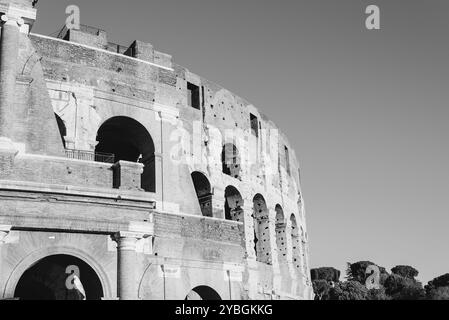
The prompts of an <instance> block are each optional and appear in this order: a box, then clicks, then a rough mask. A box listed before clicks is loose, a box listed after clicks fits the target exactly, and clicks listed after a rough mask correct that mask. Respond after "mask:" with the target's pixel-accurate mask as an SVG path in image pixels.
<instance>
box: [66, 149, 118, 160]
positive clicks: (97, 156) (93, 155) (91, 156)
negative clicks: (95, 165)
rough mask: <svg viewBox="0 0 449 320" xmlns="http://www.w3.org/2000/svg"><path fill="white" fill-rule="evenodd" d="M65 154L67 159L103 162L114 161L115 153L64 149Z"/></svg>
mask: <svg viewBox="0 0 449 320" xmlns="http://www.w3.org/2000/svg"><path fill="white" fill-rule="evenodd" d="M65 155H66V157H67V158H69V159H76V160H83V161H95V162H104V163H115V155H114V154H112V153H101V152H94V151H84V150H75V149H66V150H65Z"/></svg>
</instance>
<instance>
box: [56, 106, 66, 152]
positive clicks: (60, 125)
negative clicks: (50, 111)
mask: <svg viewBox="0 0 449 320" xmlns="http://www.w3.org/2000/svg"><path fill="white" fill-rule="evenodd" d="M55 118H56V123H57V124H58V129H59V135H60V136H61V141H62V145H63V146H64V148H66V142H65V137H66V136H67V127H66V125H65V123H64V121H63V120H62V119H61V117H60V116H58V115H57V114H56V113H55Z"/></svg>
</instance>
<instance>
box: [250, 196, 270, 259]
mask: <svg viewBox="0 0 449 320" xmlns="http://www.w3.org/2000/svg"><path fill="white" fill-rule="evenodd" d="M268 218H269V213H268V208H267V204H266V202H265V199H264V197H263V196H262V195H260V194H257V195H256V196H255V197H254V199H253V219H254V250H255V251H256V257H257V261H259V262H263V263H267V264H271V263H272V257H271V245H270V224H269V219H268Z"/></svg>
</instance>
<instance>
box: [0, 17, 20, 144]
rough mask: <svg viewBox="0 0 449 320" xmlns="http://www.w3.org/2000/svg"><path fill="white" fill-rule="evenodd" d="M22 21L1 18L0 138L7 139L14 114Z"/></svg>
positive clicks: (13, 18)
mask: <svg viewBox="0 0 449 320" xmlns="http://www.w3.org/2000/svg"><path fill="white" fill-rule="evenodd" d="M23 23H24V22H23V20H22V19H21V18H20V17H18V16H12V15H7V14H4V15H3V16H2V17H1V40H0V137H8V138H11V137H10V136H9V134H10V132H11V130H10V129H9V126H11V125H12V123H11V114H12V113H13V112H14V101H15V89H16V76H17V59H18V55H19V34H20V26H21V25H22V24H23Z"/></svg>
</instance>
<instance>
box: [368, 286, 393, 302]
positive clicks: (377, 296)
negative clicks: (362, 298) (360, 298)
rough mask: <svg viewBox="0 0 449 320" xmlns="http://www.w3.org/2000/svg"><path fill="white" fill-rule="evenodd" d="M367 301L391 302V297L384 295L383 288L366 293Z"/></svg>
mask: <svg viewBox="0 0 449 320" xmlns="http://www.w3.org/2000/svg"><path fill="white" fill-rule="evenodd" d="M367 300H391V297H390V296H389V295H387V294H386V292H385V288H381V289H378V290H376V289H372V290H369V291H368V296H367Z"/></svg>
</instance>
